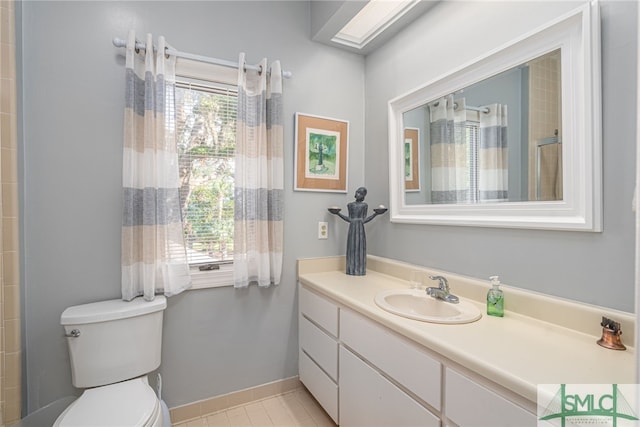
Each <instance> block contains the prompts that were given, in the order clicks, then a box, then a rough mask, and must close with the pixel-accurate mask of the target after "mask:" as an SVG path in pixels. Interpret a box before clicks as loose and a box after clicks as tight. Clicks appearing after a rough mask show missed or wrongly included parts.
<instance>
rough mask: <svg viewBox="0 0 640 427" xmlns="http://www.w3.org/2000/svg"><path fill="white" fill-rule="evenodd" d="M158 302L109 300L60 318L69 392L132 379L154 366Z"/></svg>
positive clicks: (75, 308)
mask: <svg viewBox="0 0 640 427" xmlns="http://www.w3.org/2000/svg"><path fill="white" fill-rule="evenodd" d="M166 307H167V300H166V298H165V297H164V296H161V295H158V296H156V297H155V299H154V300H153V301H145V300H144V299H142V297H139V298H136V299H134V300H132V301H129V302H127V301H122V300H109V301H100V302H94V303H90V304H83V305H76V306H73V307H69V308H67V309H66V310H65V311H64V312H63V313H62V316H61V317H60V323H61V324H62V325H63V326H64V329H65V333H66V335H67V343H68V344H69V356H70V358H71V377H72V382H73V385H74V386H75V387H78V388H88V387H97V386H102V385H106V384H112V383H115V382H119V381H124V380H128V379H131V378H136V377H138V376H141V375H144V374H147V373H149V372H152V371H153V370H155V369H157V368H158V367H159V366H160V353H161V347H162V315H163V310H164V309H165V308H166Z"/></svg>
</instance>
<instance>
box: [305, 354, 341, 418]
mask: <svg viewBox="0 0 640 427" xmlns="http://www.w3.org/2000/svg"><path fill="white" fill-rule="evenodd" d="M298 363H299V367H298V370H299V371H300V372H299V374H300V381H302V383H303V384H304V385H305V386H306V387H307V389H309V391H310V392H311V394H313V396H314V397H315V398H316V400H317V401H318V402H319V403H320V405H321V406H322V407H323V408H324V410H325V411H326V412H327V414H329V416H330V417H331V418H332V419H333V421H335V423H336V424H338V385H337V384H336V383H334V382H333V381H331V378H329V377H328V376H327V374H325V373H324V372H323V371H322V370H321V369H320V368H319V367H318V365H316V364H315V362H314V361H313V360H311V359H309V356H307V355H306V354H305V353H304V351H302V350H300V352H299V362H298Z"/></svg>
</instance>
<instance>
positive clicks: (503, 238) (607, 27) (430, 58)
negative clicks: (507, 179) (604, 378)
mask: <svg viewBox="0 0 640 427" xmlns="http://www.w3.org/2000/svg"><path fill="white" fill-rule="evenodd" d="M571 7H572V4H571V3H570V2H535V3H525V2H441V3H439V4H438V5H437V6H435V7H434V8H433V9H432V10H431V11H430V12H429V13H428V14H426V15H425V16H423V17H421V18H420V19H419V20H417V21H415V22H414V23H413V24H412V25H411V26H409V27H407V28H405V30H404V31H403V32H402V33H400V34H398V35H397V36H396V37H395V38H394V39H393V40H391V41H390V42H389V43H387V44H386V45H385V46H383V47H382V48H380V49H378V50H377V51H376V52H374V53H373V54H371V55H369V56H368V57H367V60H366V72H365V76H366V79H365V81H366V94H367V103H366V115H365V118H366V123H367V127H366V141H367V146H366V150H365V165H366V169H365V178H366V182H367V185H368V186H369V188H370V189H375V191H377V192H386V191H388V163H387V162H388V158H387V155H386V147H387V137H386V135H387V120H386V118H387V101H388V100H389V99H392V98H394V97H397V96H399V95H401V94H404V93H406V92H408V91H410V90H411V89H412V88H414V87H417V86H419V85H421V84H423V83H425V82H427V81H430V80H431V79H434V78H436V77H438V76H441V75H444V74H445V73H446V71H447V70H449V69H453V68H456V67H458V66H460V65H462V64H465V63H467V62H468V61H471V60H472V59H474V58H477V57H479V56H480V55H481V54H484V53H485V52H488V51H490V50H491V49H493V48H495V47H497V46H500V45H501V44H503V43H504V42H505V41H507V40H509V39H510V38H513V37H515V36H517V35H519V34H523V33H525V32H526V31H528V30H530V29H533V28H535V27H536V26H538V25H540V24H541V23H542V22H544V21H545V20H547V19H550V18H553V17H556V16H560V14H562V13H563V11H565V10H567V9H569V8H571ZM601 15H602V78H603V81H602V91H603V126H602V127H603V158H604V169H603V170H604V232H602V233H584V232H561V231H533V230H511V229H493V228H476V227H451V226H428V225H406V224H394V223H390V222H388V221H385V222H384V223H383V222H382V221H380V222H378V224H376V225H375V227H370V228H369V234H368V238H369V240H368V248H369V252H370V253H374V254H376V255H380V256H386V257H389V258H394V259H400V260H403V261H408V262H412V263H416V264H419V265H425V266H430V267H435V268H440V269H444V270H448V271H452V272H456V273H460V274H465V275H470V276H475V277H480V278H488V276H490V275H494V274H495V275H500V276H501V279H502V281H503V282H504V283H506V284H509V285H514V286H519V287H522V288H526V289H531V290H535V291H539V292H543V293H547V294H551V295H557V296H560V297H564V298H570V299H575V300H578V301H583V302H587V303H593V304H597V305H602V306H605V307H612V308H616V309H620V310H625V311H629V312H633V310H634V257H633V254H634V230H635V229H634V214H633V212H632V211H631V199H632V195H633V191H634V181H635V166H634V158H635V126H636V121H635V120H636V117H637V116H636V115H635V114H636V105H635V101H636V96H635V93H636V57H637V53H636V52H637V51H636V47H637V46H636V44H637V41H636V40H637V38H636V32H637V23H636V18H637V5H636V3H635V2H626V1H606V0H605V1H602V2H601ZM496 23H500V25H499V26H498V25H497V24H496ZM434 40H436V41H438V42H439V43H434V42H433V41H434ZM454 291H455V290H454ZM506 304H507V306H508V304H509V301H508V297H507V300H506Z"/></svg>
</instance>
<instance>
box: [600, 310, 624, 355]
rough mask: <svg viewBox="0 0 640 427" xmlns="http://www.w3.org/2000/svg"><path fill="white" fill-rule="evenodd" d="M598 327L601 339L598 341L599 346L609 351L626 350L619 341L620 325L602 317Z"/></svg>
mask: <svg viewBox="0 0 640 427" xmlns="http://www.w3.org/2000/svg"><path fill="white" fill-rule="evenodd" d="M600 326H602V338H600V339H599V340H598V344H600V345H601V346H602V347H604V348H609V349H611V350H626V349H627V347H625V346H624V344H622V341H621V340H620V335H622V330H621V329H620V323H618V322H614V321H613V320H611V319H607V318H606V317H604V316H603V317H602V323H600Z"/></svg>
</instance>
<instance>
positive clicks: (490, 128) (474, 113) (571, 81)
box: [389, 2, 602, 231]
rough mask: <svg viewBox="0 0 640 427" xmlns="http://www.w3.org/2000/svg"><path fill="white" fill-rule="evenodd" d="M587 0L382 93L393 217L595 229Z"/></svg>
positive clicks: (597, 134)
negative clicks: (431, 75)
mask: <svg viewBox="0 0 640 427" xmlns="http://www.w3.org/2000/svg"><path fill="white" fill-rule="evenodd" d="M599 37H600V35H599V13H598V5H597V2H593V4H588V3H587V4H584V5H583V6H581V7H580V8H578V9H575V10H574V11H572V12H570V13H568V14H566V15H564V16H562V17H559V18H557V19H555V20H554V21H553V22H549V23H548V24H547V25H545V26H544V27H543V28H540V29H538V30H536V31H533V32H531V33H529V34H526V35H523V36H522V37H521V38H519V39H517V40H513V41H512V42H510V43H508V44H507V45H506V46H503V47H502V48H500V49H497V50H495V51H492V52H491V53H490V54H487V55H486V56H484V57H481V58H478V59H477V60H475V61H472V62H471V63H470V64H466V65H464V66H462V67H460V68H459V69H457V70H454V71H453V72H451V73H449V74H447V75H445V76H442V77H439V78H437V79H435V80H433V81H431V82H428V83H426V84H425V85H423V86H421V87H419V88H417V89H415V90H413V91H411V92H409V93H408V94H405V95H402V96H400V97H398V98H395V99H393V100H391V101H390V102H389V162H390V163H389V173H390V196H391V197H390V199H391V220H392V221H393V222H407V223H424V224H448V225H470V226H491V227H519V228H541V229H560V230H581V231H601V229H602V218H601V210H602V206H601V198H602V195H601V191H602V190H601V179H602V178H601V168H602V166H601V129H600V126H601V124H600V123H601V122H600V121H601V113H600V103H601V99H600V57H599V49H600V43H599Z"/></svg>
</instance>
